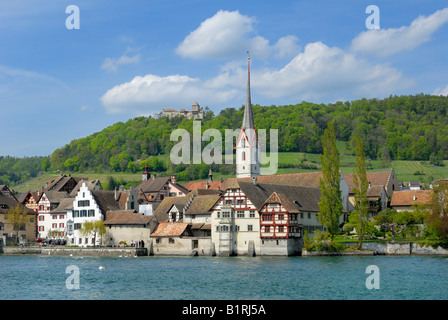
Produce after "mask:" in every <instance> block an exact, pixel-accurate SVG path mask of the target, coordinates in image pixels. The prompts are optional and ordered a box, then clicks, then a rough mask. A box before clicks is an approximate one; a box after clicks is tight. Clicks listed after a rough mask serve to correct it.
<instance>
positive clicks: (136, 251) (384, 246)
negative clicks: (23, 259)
mask: <svg viewBox="0 0 448 320" xmlns="http://www.w3.org/2000/svg"><path fill="white" fill-rule="evenodd" d="M343 244H344V245H347V246H354V245H356V244H355V243H343ZM362 249H363V250H359V251H358V250H353V251H350V250H347V251H341V252H321V251H306V250H303V251H302V254H301V255H302V256H341V255H343V256H362V255H444V256H448V249H445V248H442V247H440V246H439V247H437V248H434V247H432V246H428V247H425V246H423V245H420V244H417V243H411V242H364V243H363V246H362ZM0 254H7V255H8V254H9V255H19V254H38V255H47V256H100V257H101V256H104V257H106V256H110V257H136V256H137V257H139V256H148V255H172V254H173V252H172V251H167V252H163V250H162V252H160V251H159V250H153V248H149V249H148V248H134V247H123V248H116V247H97V248H94V247H89V248H82V247H63V246H60V247H27V246H25V247H11V246H1V245H0ZM177 254H178V255H185V256H188V255H192V253H191V250H183V251H180V252H177ZM198 255H201V254H198Z"/></svg>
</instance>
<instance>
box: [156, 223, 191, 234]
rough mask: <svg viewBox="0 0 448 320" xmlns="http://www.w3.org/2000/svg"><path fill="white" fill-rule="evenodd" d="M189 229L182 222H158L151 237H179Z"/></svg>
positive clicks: (187, 225) (186, 224)
mask: <svg viewBox="0 0 448 320" xmlns="http://www.w3.org/2000/svg"><path fill="white" fill-rule="evenodd" d="M187 228H189V224H188V223H184V222H174V223H173V222H160V223H159V225H158V226H157V229H156V230H155V231H154V232H153V233H151V237H180V236H182V235H183V234H184V232H185V231H186V230H187Z"/></svg>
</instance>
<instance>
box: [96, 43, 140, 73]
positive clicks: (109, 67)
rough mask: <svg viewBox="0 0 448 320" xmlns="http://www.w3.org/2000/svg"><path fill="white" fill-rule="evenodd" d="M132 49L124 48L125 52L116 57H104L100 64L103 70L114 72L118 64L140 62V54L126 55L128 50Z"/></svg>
mask: <svg viewBox="0 0 448 320" xmlns="http://www.w3.org/2000/svg"><path fill="white" fill-rule="evenodd" d="M131 51H133V50H132V49H130V48H128V49H126V52H125V53H123V55H122V56H121V57H120V58H118V59H112V58H106V59H105V60H104V62H103V64H102V65H101V68H102V69H103V70H106V71H108V72H116V71H117V69H118V67H119V66H123V65H129V64H139V63H140V54H138V53H137V54H135V55H133V56H130V55H128V54H129V52H131Z"/></svg>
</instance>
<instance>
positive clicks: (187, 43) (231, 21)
mask: <svg viewBox="0 0 448 320" xmlns="http://www.w3.org/2000/svg"><path fill="white" fill-rule="evenodd" d="M255 23H256V20H255V18H253V17H248V16H245V15H242V14H240V13H239V12H238V11H231V12H230V11H223V10H220V11H218V12H217V13H216V14H215V15H214V16H213V17H211V18H208V19H206V20H205V21H203V22H202V23H201V25H200V26H199V27H198V28H197V29H196V30H194V31H192V32H191V33H190V34H189V35H188V36H187V37H186V38H185V39H184V40H183V41H182V43H181V44H179V46H178V47H177V48H176V53H177V54H179V55H181V56H183V57H189V58H194V59H216V58H218V59H229V58H235V57H241V54H242V53H244V52H246V51H247V50H249V51H250V52H251V55H253V56H254V57H257V58H260V59H266V58H267V57H269V56H280V57H284V56H285V55H288V54H291V53H296V52H297V51H298V48H299V47H298V45H297V42H298V39H297V37H295V36H284V37H282V38H280V39H279V40H278V41H277V43H276V44H275V45H274V46H271V45H269V40H267V39H265V38H264V37H262V36H259V35H257V34H256V32H255V28H254V24H255Z"/></svg>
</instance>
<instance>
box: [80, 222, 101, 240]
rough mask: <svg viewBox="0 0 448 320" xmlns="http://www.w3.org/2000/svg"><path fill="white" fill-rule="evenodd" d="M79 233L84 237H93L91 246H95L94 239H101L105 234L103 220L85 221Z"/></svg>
mask: <svg viewBox="0 0 448 320" xmlns="http://www.w3.org/2000/svg"><path fill="white" fill-rule="evenodd" d="M79 232H80V233H81V234H82V235H83V236H84V237H88V236H90V235H93V245H94V246H95V245H96V237H97V235H99V236H100V237H102V236H103V235H105V234H106V227H105V226H104V223H103V220H101V219H100V220H95V221H85V222H84V223H83V224H82V226H81V229H80V230H79Z"/></svg>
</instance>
